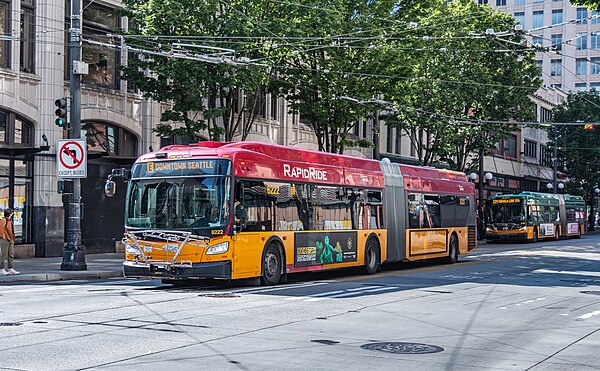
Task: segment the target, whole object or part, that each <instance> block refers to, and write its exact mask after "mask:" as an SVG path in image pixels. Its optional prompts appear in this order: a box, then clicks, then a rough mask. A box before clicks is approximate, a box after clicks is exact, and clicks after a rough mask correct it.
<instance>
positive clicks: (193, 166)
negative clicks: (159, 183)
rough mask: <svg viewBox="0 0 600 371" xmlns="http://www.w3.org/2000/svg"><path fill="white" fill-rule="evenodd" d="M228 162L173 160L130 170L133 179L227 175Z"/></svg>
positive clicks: (139, 165) (150, 163)
mask: <svg viewBox="0 0 600 371" xmlns="http://www.w3.org/2000/svg"><path fill="white" fill-rule="evenodd" d="M229 164H230V162H229V160H221V159H211V160H191V159H187V160H175V161H148V162H143V163H139V164H135V165H134V167H133V170H132V177H133V178H142V177H164V176H190V175H227V174H228V173H229Z"/></svg>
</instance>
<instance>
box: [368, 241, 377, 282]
mask: <svg viewBox="0 0 600 371" xmlns="http://www.w3.org/2000/svg"><path fill="white" fill-rule="evenodd" d="M378 269H379V246H377V243H376V242H375V241H374V240H373V239H370V240H369V241H368V242H367V247H366V248H365V271H366V272H367V274H375V273H377V270H378Z"/></svg>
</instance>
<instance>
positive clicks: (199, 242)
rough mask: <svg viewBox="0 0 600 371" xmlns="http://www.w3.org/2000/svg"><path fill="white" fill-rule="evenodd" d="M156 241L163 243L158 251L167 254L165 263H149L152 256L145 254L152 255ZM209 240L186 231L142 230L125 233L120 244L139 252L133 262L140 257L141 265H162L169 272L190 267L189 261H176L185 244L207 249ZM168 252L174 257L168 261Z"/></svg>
mask: <svg viewBox="0 0 600 371" xmlns="http://www.w3.org/2000/svg"><path fill="white" fill-rule="evenodd" d="M148 239H149V240H148ZM157 240H158V241H161V240H162V241H164V242H165V243H164V244H161V246H160V249H162V251H164V252H165V253H166V254H167V261H164V262H160V261H151V260H150V259H151V258H152V256H150V257H148V255H147V254H146V253H152V251H153V250H155V249H157V247H155V245H156V242H157ZM209 240H210V239H209V238H208V237H202V236H197V235H193V234H192V233H191V232H186V231H168V230H143V231H130V232H126V233H125V236H124V237H123V240H122V242H123V243H124V244H125V245H132V246H134V247H136V248H137V250H139V252H140V253H139V254H133V255H134V256H135V257H136V259H135V260H134V261H137V262H140V261H139V259H138V258H137V256H141V258H142V260H143V263H145V264H150V265H152V264H156V263H159V265H164V266H165V268H167V270H169V269H170V268H171V267H191V266H192V262H191V261H180V262H178V261H177V258H178V257H179V254H181V250H182V249H183V247H184V246H185V245H186V244H190V245H195V246H202V247H208V241H209ZM173 246H174V247H175V248H176V249H175V251H172V250H171V247H173ZM170 252H173V253H174V255H173V258H171V260H170V261H169V253H170Z"/></svg>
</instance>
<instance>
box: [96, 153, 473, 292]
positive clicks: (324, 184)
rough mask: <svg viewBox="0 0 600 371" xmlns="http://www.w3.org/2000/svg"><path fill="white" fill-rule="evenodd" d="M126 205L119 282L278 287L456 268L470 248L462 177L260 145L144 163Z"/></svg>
mask: <svg viewBox="0 0 600 371" xmlns="http://www.w3.org/2000/svg"><path fill="white" fill-rule="evenodd" d="M114 189H115V183H114V181H112V177H109V180H108V181H107V187H106V190H107V194H108V195H110V194H111V193H114ZM126 200H127V201H126V211H125V214H126V215H125V228H126V233H125V237H124V242H125V245H126V261H125V262H124V274H125V276H126V277H138V278H140V277H147V278H159V279H162V280H164V281H167V282H173V283H177V282H178V280H189V279H199V278H222V279H229V280H231V279H240V278H258V277H260V278H261V280H262V282H263V283H264V284H267V285H275V284H277V283H278V282H280V281H281V280H282V279H286V277H287V274H290V273H294V272H306V271H318V270H326V269H336V268H344V267H355V266H364V268H365V270H366V272H367V273H370V274H373V273H375V272H376V271H377V270H378V268H379V266H380V264H382V263H387V262H398V261H413V260H421V259H430V258H443V259H445V260H446V261H448V262H450V263H453V262H456V261H457V259H458V256H459V255H461V254H466V253H468V252H470V251H472V250H473V249H474V248H475V246H476V232H475V231H476V229H475V228H476V227H475V226H476V222H475V209H474V203H475V202H474V186H473V184H472V183H470V182H468V181H467V179H466V176H465V175H464V174H462V173H457V172H452V171H447V170H438V169H433V168H423V167H416V166H409V165H399V164H396V163H390V162H389V161H385V160H384V161H375V160H369V159H361V158H355V157H350V156H343V155H336V154H331V153H322V152H317V151H309V150H302V149H296V148H287V147H283V146H279V145H272V144H265V143H256V142H236V143H218V142H201V143H198V144H192V145H189V146H177V145H175V146H168V147H165V148H162V149H160V150H159V151H158V152H155V153H148V154H145V155H143V156H142V157H140V158H139V159H138V160H137V161H136V163H135V164H134V165H133V168H132V169H131V174H130V179H129V184H128V188H127V196H126Z"/></svg>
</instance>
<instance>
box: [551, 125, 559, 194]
mask: <svg viewBox="0 0 600 371" xmlns="http://www.w3.org/2000/svg"><path fill="white" fill-rule="evenodd" d="M552 132H553V133H554V153H553V154H552V186H553V187H552V189H553V190H554V193H555V194H556V193H558V192H557V190H558V187H557V186H558V185H557V184H556V180H557V177H556V173H557V172H558V130H556V125H552Z"/></svg>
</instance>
